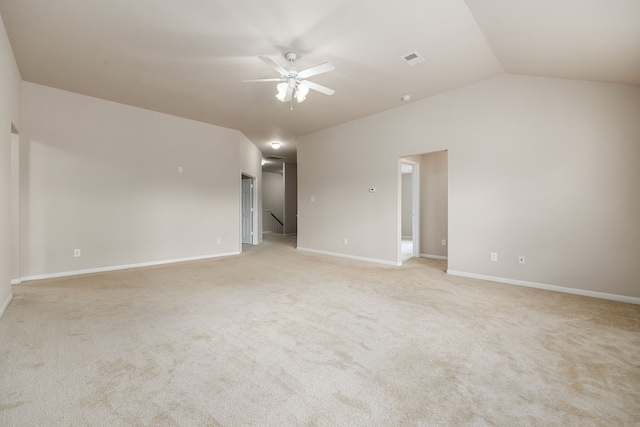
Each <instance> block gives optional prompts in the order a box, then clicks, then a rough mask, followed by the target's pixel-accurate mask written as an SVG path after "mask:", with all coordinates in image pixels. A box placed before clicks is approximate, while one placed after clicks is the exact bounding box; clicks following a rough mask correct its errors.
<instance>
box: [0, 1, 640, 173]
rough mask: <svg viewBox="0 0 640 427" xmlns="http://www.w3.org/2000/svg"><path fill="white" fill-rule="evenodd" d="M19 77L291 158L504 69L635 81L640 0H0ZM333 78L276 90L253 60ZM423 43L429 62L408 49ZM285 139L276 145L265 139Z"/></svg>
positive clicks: (639, 78)
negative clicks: (336, 128) (220, 132)
mask: <svg viewBox="0 0 640 427" xmlns="http://www.w3.org/2000/svg"><path fill="white" fill-rule="evenodd" d="M0 13H1V14H2V18H3V21H4V24H5V27H6V29H7V32H8V34H9V39H10V41H11V45H12V47H13V50H14V54H15V57H16V60H17V63H18V67H19V69H20V73H21V75H22V78H23V79H24V80H27V81H30V82H34V83H39V84H43V85H47V86H51V87H55V88H60V89H64V90H68V91H72V92H77V93H81V94H85V95H89V96H94V97H98V98H102V99H107V100H111V101H116V102H120V103H124V104H129V105H134V106H138V107H142V108H147V109H150V110H155V111H160V112H164V113H168V114H173V115H176V116H181V117H186V118H190V119H194V120H199V121H203V122H207V123H212V124H216V125H220V126H225V127H229V128H234V129H239V130H240V131H242V132H243V133H244V134H245V135H247V136H248V137H249V138H250V139H251V140H252V141H253V142H254V143H255V144H256V145H257V146H258V147H259V148H260V149H261V150H262V151H263V152H264V153H265V155H269V154H276V155H279V156H285V157H287V161H295V137H296V136H299V135H304V134H307V133H310V132H314V131H317V130H320V129H323V128H327V127H330V126H333V125H336V124H339V123H343V122H347V121H350V120H353V119H356V118H359V117H363V116H366V115H370V114H373V113H376V112H379V111H383V110H387V109H391V108H394V107H398V106H400V105H402V104H403V101H402V100H401V97H402V96H403V95H406V94H410V95H411V101H409V102H415V101H416V100H419V99H422V98H425V97H428V96H432V95H434V94H437V93H441V92H445V91H447V90H451V89H454V88H458V87H461V86H464V85H468V84H471V83H474V82H478V81H481V80H484V79H487V78H491V77H494V76H497V75H500V74H503V73H514V74H527V75H535V76H548V77H559V78H572V79H585V80H595V81H603V82H614V83H625V84H632V85H640V1H639V0H464V1H463V0H394V1H388V0H321V1H319V0H305V1H297V2H296V1H290V0H208V1H204V0H181V1H179V2H178V1H171V0H135V1H132V0H108V1H105V0H56V1H51V0H0ZM288 51H294V52H296V53H297V54H298V55H299V59H298V61H296V65H297V66H298V69H304V68H308V67H312V66H314V65H317V64H320V63H322V62H326V61H328V62H331V63H333V65H334V66H335V67H336V70H335V71H332V72H330V73H326V74H322V75H318V76H315V77H312V78H310V80H312V81H314V82H317V83H319V84H322V85H324V86H328V87H330V88H332V89H335V90H336V93H335V94H334V95H333V96H326V95H323V94H321V93H317V92H313V91H312V93H311V94H310V95H309V96H308V97H307V100H306V101H305V102H304V103H302V104H296V103H295V102H294V104H293V108H294V110H293V111H291V110H290V105H289V103H286V104H283V103H280V102H279V101H277V100H276V99H275V93H276V91H275V83H241V80H246V79H257V78H271V77H277V73H275V71H274V70H273V69H271V68H269V67H268V66H267V65H266V64H264V63H263V62H262V61H260V60H259V59H258V56H259V55H265V56H269V57H271V58H272V59H274V60H275V61H277V62H278V63H280V64H282V65H286V60H285V59H284V57H283V54H284V53H285V52H288ZM412 51H417V52H418V53H419V54H420V55H421V56H422V57H424V58H425V60H426V61H425V62H424V63H422V64H419V65H416V66H413V67H411V66H409V65H407V64H406V63H405V62H403V61H402V60H401V56H403V55H405V54H407V53H410V52H412ZM273 139H278V140H280V141H282V144H283V146H282V148H281V149H280V150H278V151H275V150H273V149H272V148H271V147H270V145H269V143H270V141H272V140H273Z"/></svg>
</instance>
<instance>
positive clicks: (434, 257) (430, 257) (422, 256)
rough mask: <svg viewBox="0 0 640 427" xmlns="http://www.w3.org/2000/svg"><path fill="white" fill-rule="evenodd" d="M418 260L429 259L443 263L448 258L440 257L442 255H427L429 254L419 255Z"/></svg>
mask: <svg viewBox="0 0 640 427" xmlns="http://www.w3.org/2000/svg"><path fill="white" fill-rule="evenodd" d="M420 258H429V259H441V260H444V261H447V260H448V259H449V257H446V256H442V255H429V254H420Z"/></svg>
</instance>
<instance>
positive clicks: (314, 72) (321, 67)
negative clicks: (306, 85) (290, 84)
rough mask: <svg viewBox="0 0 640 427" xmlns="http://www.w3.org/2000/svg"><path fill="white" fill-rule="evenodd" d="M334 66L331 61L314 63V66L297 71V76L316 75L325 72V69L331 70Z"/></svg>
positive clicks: (302, 77) (304, 77) (303, 77)
mask: <svg viewBox="0 0 640 427" xmlns="http://www.w3.org/2000/svg"><path fill="white" fill-rule="evenodd" d="M335 69H336V67H334V66H333V64H332V63H331V62H325V63H324V64H320V65H316V66H315V67H311V68H307V69H306V70H302V71H300V72H299V73H298V78H301V79H306V78H307V77H311V76H317V75H318V74H322V73H326V72H327V71H333V70H335Z"/></svg>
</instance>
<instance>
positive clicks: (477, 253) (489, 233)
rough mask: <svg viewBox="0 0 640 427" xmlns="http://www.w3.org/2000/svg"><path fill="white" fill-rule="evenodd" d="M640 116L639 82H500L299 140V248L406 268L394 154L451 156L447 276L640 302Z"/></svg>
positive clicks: (518, 79)
mask: <svg viewBox="0 0 640 427" xmlns="http://www.w3.org/2000/svg"><path fill="white" fill-rule="evenodd" d="M638 117H640V87H637V86H626V85H616V84H606V83H592V82H585V81H572V80H562V79H548V78H537V77H528V76H515V75H504V76H500V77H497V78H494V79H491V80H487V81H484V82H481V83H477V84H474V85H470V86H467V87H464V88H461V89H458V90H454V91H451V92H447V93H445V94H442V95H438V96H435V97H432V98H429V99H425V100H422V101H419V102H415V103H413V104H409V105H406V106H403V107H400V108H396V109H393V110H389V111H386V112H383V113H380V114H376V115H373V116H370V117H366V118H363V119H360V120H356V121H353V122H349V123H345V124H343V125H340V126H336V127H334V128H331V129H326V130H324V131H320V132H317V133H314V134H311V135H307V136H305V137H302V138H299V140H298V165H299V169H300V173H299V177H298V179H299V181H298V188H299V224H298V227H299V232H298V246H299V247H300V248H302V249H310V250H315V251H323V252H330V253H336V254H341V255H344V256H357V257H361V258H367V259H371V260H378V261H380V262H389V263H395V262H398V261H399V260H398V259H397V258H398V256H397V241H398V232H399V221H400V218H399V215H398V211H399V209H398V207H397V203H398V191H399V185H398V158H399V157H402V156H407V155H412V154H416V153H426V152H433V151H440V150H448V160H449V165H448V166H449V177H448V178H449V180H448V185H449V200H448V201H449V242H448V243H449V245H448V256H449V269H450V270H452V271H455V272H459V273H467V274H477V275H482V276H488V277H496V278H503V279H509V280H519V281H524V282H530V283H537V284H543V285H552V286H559V287H565V288H570V289H581V290H586V291H595V292H600V293H606V294H614V295H623V296H628V297H634V298H638V297H640V282H639V281H638V277H640V263H638V259H640V221H638V218H640V185H638V182H640V120H638ZM336 153H340V155H339V156H338V155H336ZM353 159H358V161H353ZM369 186H376V187H377V188H378V191H377V192H376V193H369V192H368V191H367V188H368V187H369ZM311 196H314V197H315V202H314V203H311V202H310V197H311ZM345 237H349V244H348V245H344V244H343V239H344V238H345ZM490 252H498V254H499V261H498V262H491V261H490V257H489V255H490ZM520 254H523V255H525V256H526V264H525V265H520V264H518V261H517V257H518V255H520Z"/></svg>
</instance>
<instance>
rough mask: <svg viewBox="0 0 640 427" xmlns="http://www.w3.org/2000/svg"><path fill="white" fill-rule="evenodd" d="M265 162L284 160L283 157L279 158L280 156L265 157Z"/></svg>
mask: <svg viewBox="0 0 640 427" xmlns="http://www.w3.org/2000/svg"><path fill="white" fill-rule="evenodd" d="M265 159H266V160H284V157H280V156H267V157H265Z"/></svg>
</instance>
